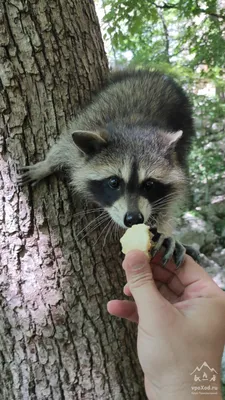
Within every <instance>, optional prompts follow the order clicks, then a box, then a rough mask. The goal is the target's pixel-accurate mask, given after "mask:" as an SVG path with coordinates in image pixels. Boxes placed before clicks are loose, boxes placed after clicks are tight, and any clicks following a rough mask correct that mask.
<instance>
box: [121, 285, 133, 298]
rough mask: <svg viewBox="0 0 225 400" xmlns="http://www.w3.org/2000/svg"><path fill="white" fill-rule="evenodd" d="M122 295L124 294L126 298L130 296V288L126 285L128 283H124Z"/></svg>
mask: <svg viewBox="0 0 225 400" xmlns="http://www.w3.org/2000/svg"><path fill="white" fill-rule="evenodd" d="M123 293H124V294H125V295H126V296H132V293H131V291H130V288H129V284H128V283H126V285H125V286H124V288H123Z"/></svg>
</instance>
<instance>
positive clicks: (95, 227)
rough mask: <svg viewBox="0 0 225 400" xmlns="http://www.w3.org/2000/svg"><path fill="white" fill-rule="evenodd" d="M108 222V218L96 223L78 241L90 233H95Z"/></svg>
mask: <svg viewBox="0 0 225 400" xmlns="http://www.w3.org/2000/svg"><path fill="white" fill-rule="evenodd" d="M107 220H108V216H107V218H105V219H102V220H101V221H98V223H97V224H96V225H95V226H94V227H92V228H91V229H90V230H88V231H87V232H86V233H85V235H84V236H82V238H81V239H79V240H80V241H82V240H83V239H84V238H85V237H86V236H88V235H90V234H91V233H92V232H94V231H95V229H97V228H99V227H100V226H101V225H102V224H104V223H105V222H106V221H107Z"/></svg>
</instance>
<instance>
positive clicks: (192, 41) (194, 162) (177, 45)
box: [103, 0, 225, 204]
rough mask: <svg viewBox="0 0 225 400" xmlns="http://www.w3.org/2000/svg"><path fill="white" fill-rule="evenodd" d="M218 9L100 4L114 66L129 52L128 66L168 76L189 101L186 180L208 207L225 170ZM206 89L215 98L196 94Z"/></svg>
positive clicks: (197, 4)
mask: <svg viewBox="0 0 225 400" xmlns="http://www.w3.org/2000/svg"><path fill="white" fill-rule="evenodd" d="M219 3H220V2H219V1H216V0H204V1H203V0H170V1H162V0H156V1H146V0H124V1H122V0H103V5H104V9H105V19H104V21H105V26H106V32H107V34H106V35H108V36H109V38H110V41H111V44H112V46H113V53H114V55H115V56H116V63H115V64H116V66H118V65H119V66H120V67H123V66H124V65H127V64H128V61H127V59H126V52H127V51H129V54H130V55H131V59H130V61H129V65H130V66H135V67H139V68H146V67H147V68H151V69H158V70H161V71H163V72H165V73H169V74H171V75H173V76H174V77H175V79H177V80H178V81H179V82H181V83H182V84H183V85H184V87H185V88H186V90H187V91H188V92H189V93H190V96H191V97H192V100H193V104H194V110H195V117H196V120H197V139H196V141H195V143H194V146H193V151H192V154H191V157H190V176H191V182H194V187H198V188H199V187H202V189H203V192H205V196H204V198H202V199H201V201H203V202H208V201H209V199H210V195H211V194H212V193H214V187H215V183H216V182H219V181H220V180H221V179H222V177H223V174H224V169H225V168H224V159H225V143H224V136H225V135H224V128H225V127H224V125H223V124H224V122H223V120H224V115H225V83H224V82H225V79H224V77H225V71H224V67H225V56H224V54H225V10H224V9H222V8H220V7H219ZM207 85H208V87H209V88H211V89H213V88H214V89H215V91H216V93H215V95H213V94H211V95H208V96H206V95H202V94H200V89H204V88H206V87H207ZM221 143H222V146H221ZM224 181H225V177H224ZM197 192H198V191H196V193H197ZM211 192H212V193H211ZM196 193H195V194H196ZM199 196H200V195H199ZM199 196H198V195H197V196H196V204H197V202H198V200H199Z"/></svg>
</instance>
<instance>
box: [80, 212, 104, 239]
mask: <svg viewBox="0 0 225 400" xmlns="http://www.w3.org/2000/svg"><path fill="white" fill-rule="evenodd" d="M104 217H106V213H104V212H103V213H102V214H100V215H98V216H97V217H96V218H94V219H92V220H91V221H90V222H89V223H88V224H87V225H85V227H84V228H83V229H81V230H80V232H78V233H77V237H78V236H80V234H81V233H82V232H83V231H84V230H85V229H87V228H88V227H89V226H90V225H92V224H94V223H95V222H99V220H102V219H103V218H104Z"/></svg>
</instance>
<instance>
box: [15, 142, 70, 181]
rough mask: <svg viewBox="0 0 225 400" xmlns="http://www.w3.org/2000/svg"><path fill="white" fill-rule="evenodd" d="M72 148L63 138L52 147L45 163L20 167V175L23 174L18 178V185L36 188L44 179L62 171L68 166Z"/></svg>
mask: <svg viewBox="0 0 225 400" xmlns="http://www.w3.org/2000/svg"><path fill="white" fill-rule="evenodd" d="M68 148H69V149H68ZM70 148H71V144H70V143H69V142H68V140H66V139H65V138H62V139H60V140H59V141H58V142H57V143H56V144H54V145H53V146H52V148H51V149H50V151H49V153H48V154H47V156H46V159H45V160H44V161H40V162H38V163H37V164H34V165H28V166H25V167H18V171H19V173H20V172H22V174H21V175H19V176H18V178H17V183H18V185H19V186H23V185H27V184H29V183H31V184H32V185H33V186H34V185H36V184H37V183H38V182H39V181H41V180H42V179H44V178H46V177H47V176H49V175H51V174H53V173H54V172H56V171H59V170H60V169H62V168H63V167H64V166H66V164H67V157H66V154H67V153H68V150H70Z"/></svg>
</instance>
